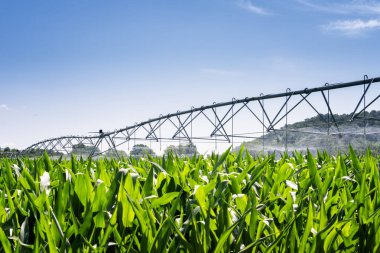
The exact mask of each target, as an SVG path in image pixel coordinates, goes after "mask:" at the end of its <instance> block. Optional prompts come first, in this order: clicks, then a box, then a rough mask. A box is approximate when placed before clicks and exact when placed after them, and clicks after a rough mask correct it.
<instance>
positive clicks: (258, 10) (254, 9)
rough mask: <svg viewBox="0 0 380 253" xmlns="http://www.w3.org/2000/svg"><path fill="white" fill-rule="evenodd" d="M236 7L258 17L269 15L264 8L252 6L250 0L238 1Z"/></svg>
mask: <svg viewBox="0 0 380 253" xmlns="http://www.w3.org/2000/svg"><path fill="white" fill-rule="evenodd" d="M238 5H239V6H240V7H241V8H243V9H244V10H247V11H249V12H252V13H255V14H259V15H269V14H270V13H269V12H268V11H266V10H265V9H264V8H262V7H259V6H257V5H254V4H253V3H252V2H251V1H250V0H239V1H238Z"/></svg>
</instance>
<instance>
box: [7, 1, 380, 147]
mask: <svg viewBox="0 0 380 253" xmlns="http://www.w3.org/2000/svg"><path fill="white" fill-rule="evenodd" d="M379 39H380V1H375V0H372V1H364V0H355V1H348V0H346V1H324V0H322V1H316V0H265V1H264V0H251V1H249V0H192V1H178V0H177V1H174V0H167V1H164V0H162V1H157V0H155V1H153V0H151V1H145V0H141V1H113V0H111V1H99V0H92V1H89V0H87V1H85V0H83V1H74V0H68V1H42V0H35V1H21V0H20V1H0V119H1V120H0V146H1V147H4V146H12V147H17V148H25V147H26V146H28V145H30V144H32V143H34V142H36V141H39V140H41V139H45V138H49V137H55V136H60V135H67V134H87V133H88V132H90V131H97V130H98V129H100V128H102V129H105V130H113V129H116V128H122V127H124V126H126V125H132V124H134V123H135V122H139V121H143V120H145V119H147V118H152V117H156V116H158V115H159V114H160V113H163V114H166V113H169V112H175V111H177V110H184V109H188V108H190V107H191V106H192V105H194V106H201V105H205V104H210V103H212V102H214V101H217V102H222V101H226V100H230V99H231V98H232V97H236V98H243V97H247V96H257V95H258V94H260V93H261V92H263V93H265V94H268V93H276V92H283V91H284V90H285V89H286V88H287V87H290V88H292V89H293V90H296V89H302V88H305V87H312V86H318V85H323V84H324V83H325V82H330V83H334V82H345V81H352V80H358V79H361V78H362V76H363V75H364V74H367V75H368V76H370V77H375V76H379V75H380V71H379V63H378V62H379V60H378V59H379V58H380V50H379V46H378V45H379Z"/></svg>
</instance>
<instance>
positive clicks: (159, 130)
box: [158, 114, 163, 151]
mask: <svg viewBox="0 0 380 253" xmlns="http://www.w3.org/2000/svg"><path fill="white" fill-rule="evenodd" d="M160 117H163V115H162V114H160ZM161 125H162V124H160V126H159V128H158V132H159V135H160V151H161V150H162V138H161Z"/></svg>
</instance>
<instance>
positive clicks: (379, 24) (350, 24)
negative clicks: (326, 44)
mask: <svg viewBox="0 0 380 253" xmlns="http://www.w3.org/2000/svg"><path fill="white" fill-rule="evenodd" d="M379 28H380V19H369V20H362V19H354V20H339V21H335V22H332V23H330V24H328V25H326V26H324V29H325V30H327V31H340V32H343V33H344V34H346V35H357V34H361V33H362V32H364V31H368V30H374V29H379Z"/></svg>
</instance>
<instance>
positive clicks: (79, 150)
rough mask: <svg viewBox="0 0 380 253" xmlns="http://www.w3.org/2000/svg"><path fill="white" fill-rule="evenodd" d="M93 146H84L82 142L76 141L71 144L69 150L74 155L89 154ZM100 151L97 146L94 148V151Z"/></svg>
mask: <svg viewBox="0 0 380 253" xmlns="http://www.w3.org/2000/svg"><path fill="white" fill-rule="evenodd" d="M94 148H95V146H92V145H90V146H86V145H85V144H83V143H78V144H74V145H73V149H72V151H71V153H72V154H75V155H89V154H91V152H92V151H93V150H94ZM98 152H100V150H99V149H98V148H95V153H98Z"/></svg>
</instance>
